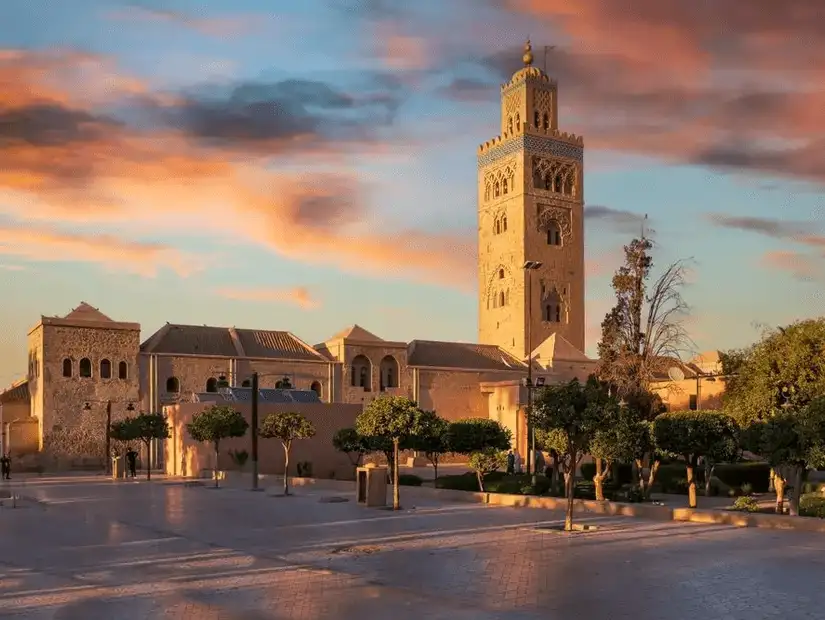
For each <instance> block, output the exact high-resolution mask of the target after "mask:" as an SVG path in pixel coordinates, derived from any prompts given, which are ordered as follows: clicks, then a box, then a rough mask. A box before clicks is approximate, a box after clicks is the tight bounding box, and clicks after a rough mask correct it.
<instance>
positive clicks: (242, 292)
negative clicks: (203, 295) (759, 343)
mask: <svg viewBox="0 0 825 620" xmlns="http://www.w3.org/2000/svg"><path fill="white" fill-rule="evenodd" d="M215 293H216V294H217V295H219V296H221V297H226V298H227V299H235V300H238V301H262V302H276V303H287V304H293V305H296V306H299V307H301V308H304V309H305V310H314V309H316V308H320V307H321V303H320V302H319V301H318V300H316V299H315V298H314V297H312V295H311V294H310V292H309V289H307V288H306V287H303V286H298V287H295V288H289V289H278V288H232V287H228V288H220V289H218V290H216V291H215Z"/></svg>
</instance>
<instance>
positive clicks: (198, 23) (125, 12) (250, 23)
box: [109, 4, 264, 37]
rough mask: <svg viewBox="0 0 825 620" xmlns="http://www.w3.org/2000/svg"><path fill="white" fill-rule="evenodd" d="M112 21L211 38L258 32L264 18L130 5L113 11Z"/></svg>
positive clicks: (111, 14)
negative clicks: (169, 28) (175, 29)
mask: <svg viewBox="0 0 825 620" xmlns="http://www.w3.org/2000/svg"><path fill="white" fill-rule="evenodd" d="M109 17H110V18H111V19H116V20H123V21H133V22H149V23H157V24H170V25H173V26H182V27H184V28H188V29H190V30H194V31H196V32H199V33H201V34H204V35H208V36H211V37H238V36H241V35H245V34H249V33H251V32H252V31H254V30H257V29H258V28H259V27H260V25H261V20H262V19H264V16H260V15H247V16H232V17H229V16H227V17H198V16H195V15H189V14H187V13H182V12H180V11H170V10H165V9H155V8H150V7H145V6H140V5H136V4H134V5H130V6H127V7H125V8H122V9H119V10H116V11H111V12H110V13H109Z"/></svg>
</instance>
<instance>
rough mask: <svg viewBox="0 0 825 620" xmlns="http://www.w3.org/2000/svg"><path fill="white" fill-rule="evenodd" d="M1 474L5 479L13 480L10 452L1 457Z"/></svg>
mask: <svg viewBox="0 0 825 620" xmlns="http://www.w3.org/2000/svg"><path fill="white" fill-rule="evenodd" d="M0 475H2V477H3V480H11V457H10V456H9V455H8V454H3V456H2V457H0Z"/></svg>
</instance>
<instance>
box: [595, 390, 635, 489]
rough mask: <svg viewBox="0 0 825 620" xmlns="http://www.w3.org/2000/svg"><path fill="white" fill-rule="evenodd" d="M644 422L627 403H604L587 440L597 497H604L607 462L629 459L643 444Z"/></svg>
mask: <svg viewBox="0 0 825 620" xmlns="http://www.w3.org/2000/svg"><path fill="white" fill-rule="evenodd" d="M645 426H646V425H645V424H644V422H641V421H640V420H639V419H638V418H637V417H636V415H635V412H634V411H632V410H630V409H628V408H627V407H619V405H618V404H617V403H615V401H614V402H608V403H607V405H606V406H605V409H604V417H603V418H602V420H601V423H600V424H599V426H598V428H597V429H596V431H595V433H594V434H593V438H592V439H591V440H590V455H591V456H592V457H593V459H594V461H595V463H596V474H595V475H594V476H593V485H594V487H595V491H596V499H597V500H599V501H603V500H604V480H605V478H606V477H607V475H608V474H609V473H610V468H611V465H612V464H613V463H614V462H617V461H632V460H634V459H635V457H636V455H637V454H639V452H640V451H643V450H644V449H645V448H646V447H647V444H646V440H647V433H646V428H645Z"/></svg>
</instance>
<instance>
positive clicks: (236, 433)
mask: <svg viewBox="0 0 825 620" xmlns="http://www.w3.org/2000/svg"><path fill="white" fill-rule="evenodd" d="M248 428H249V423H248V422H247V421H246V420H245V419H244V417H243V415H242V414H241V413H240V412H238V411H235V409H233V408H232V407H230V406H229V405H212V406H211V407H209V408H208V409H204V410H203V411H200V412H198V413H196V414H195V415H194V417H193V418H192V421H191V422H189V423H188V424H187V425H186V430H187V431H188V433H189V436H190V437H191V438H192V439H194V440H195V441H199V442H201V443H206V442H210V443H211V444H212V446H213V448H214V450H215V486H216V487H217V486H218V457H219V455H220V444H221V441H222V440H224V439H229V438H230V437H243V436H244V435H245V434H246V430H247V429H248Z"/></svg>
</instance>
